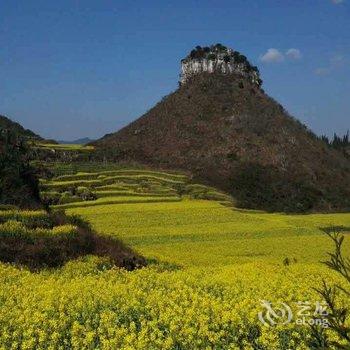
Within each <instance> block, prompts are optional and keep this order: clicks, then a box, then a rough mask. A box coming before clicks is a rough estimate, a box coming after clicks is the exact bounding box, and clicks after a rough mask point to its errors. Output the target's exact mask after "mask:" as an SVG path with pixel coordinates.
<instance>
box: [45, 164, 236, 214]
mask: <svg viewBox="0 0 350 350" xmlns="http://www.w3.org/2000/svg"><path fill="white" fill-rule="evenodd" d="M41 189H42V192H41V194H42V197H43V198H44V199H45V201H46V202H48V203H49V204H51V205H53V207H54V208H61V209H67V208H72V207H89V206H96V205H102V204H104V205H106V204H114V203H116V204H120V203H156V202H160V203H162V202H179V201H181V200H182V199H184V198H188V197H191V198H212V199H216V200H221V201H225V202H228V203H230V202H232V198H231V197H230V196H228V195H226V194H224V193H221V192H218V191H216V190H215V189H213V188H210V187H207V186H203V185H198V184H191V183H190V179H189V178H188V177H187V176H185V175H182V174H171V173H166V172H156V171H150V170H133V169H129V170H127V169H119V170H104V171H100V172H78V173H76V174H73V175H60V176H56V177H54V178H53V179H50V180H42V181H41Z"/></svg>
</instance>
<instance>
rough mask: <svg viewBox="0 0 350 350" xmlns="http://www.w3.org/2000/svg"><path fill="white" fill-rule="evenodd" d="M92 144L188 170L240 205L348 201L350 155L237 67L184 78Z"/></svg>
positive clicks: (319, 206)
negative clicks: (150, 105)
mask: <svg viewBox="0 0 350 350" xmlns="http://www.w3.org/2000/svg"><path fill="white" fill-rule="evenodd" d="M93 145H94V146H96V148H97V152H98V151H100V153H101V154H102V155H103V156H104V157H105V156H106V155H108V156H109V157H111V158H113V159H116V160H128V161H129V160H130V161H138V162H142V163H146V164H149V165H151V166H154V167H165V168H177V169H184V170H189V171H191V172H192V173H193V174H194V176H195V177H196V178H198V179H201V180H202V181H204V182H207V183H210V184H213V185H215V186H218V187H219V188H221V189H223V190H226V191H228V192H230V193H232V194H233V195H234V197H235V198H236V199H237V201H238V205H240V206H244V207H250V208H261V209H267V210H283V211H307V210H340V209H347V208H349V207H350V199H349V198H350V192H349V191H350V162H349V160H347V159H346V158H345V157H344V156H343V155H342V154H341V153H340V152H338V151H336V150H333V149H331V148H330V147H329V146H327V144H326V143H324V142H323V141H321V140H319V139H318V138H317V137H316V136H315V135H313V134H312V133H311V132H310V131H309V130H307V129H306V127H305V126H303V125H302V124H301V123H300V122H298V121H296V120H295V119H294V118H292V117H290V116H289V115H288V113H287V112H286V111H285V110H284V109H283V107H282V106H281V105H279V104H278V103H277V102H275V101H274V100H273V99H271V98H270V97H268V96H267V95H266V94H265V93H264V92H263V90H261V89H260V87H259V85H257V84H256V83H254V82H253V81H251V79H248V78H247V77H245V76H242V75H241V74H238V73H236V72H233V73H231V74H224V73H223V72H199V73H198V74H196V75H194V76H191V77H189V78H188V79H187V81H186V83H185V84H182V85H181V86H180V87H179V89H178V90H176V91H175V92H174V93H172V94H170V95H169V96H167V97H166V98H164V99H163V100H162V101H161V102H159V103H158V104H157V105H156V106H155V107H154V108H152V109H151V110H150V111H149V112H147V113H146V114H145V115H143V116H142V117H141V118H139V119H137V120H136V121H134V122H133V123H131V124H129V125H128V126H126V127H125V128H123V129H121V130H120V131H118V132H117V133H114V134H109V135H106V136H105V137H103V138H102V139H100V140H98V141H96V142H95V143H93Z"/></svg>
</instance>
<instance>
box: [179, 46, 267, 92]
mask: <svg viewBox="0 0 350 350" xmlns="http://www.w3.org/2000/svg"><path fill="white" fill-rule="evenodd" d="M203 72H207V73H220V74H227V75H229V74H239V75H241V76H243V77H245V78H247V79H248V80H249V81H250V82H251V83H253V84H255V85H257V86H260V85H261V84H262V80H261V79H260V75H259V70H258V68H257V67H254V66H252V65H251V64H250V63H249V61H248V60H247V58H246V57H245V56H243V55H241V54H240V53H239V52H238V51H234V50H232V49H229V48H227V47H225V46H223V45H221V44H216V45H212V46H210V47H204V48H202V47H200V46H197V47H196V49H194V50H192V51H191V53H190V54H189V55H188V56H187V57H186V58H184V59H183V60H182V61H181V74H180V84H185V83H186V82H187V81H189V80H190V79H191V78H192V77H193V76H194V75H197V74H200V73H203Z"/></svg>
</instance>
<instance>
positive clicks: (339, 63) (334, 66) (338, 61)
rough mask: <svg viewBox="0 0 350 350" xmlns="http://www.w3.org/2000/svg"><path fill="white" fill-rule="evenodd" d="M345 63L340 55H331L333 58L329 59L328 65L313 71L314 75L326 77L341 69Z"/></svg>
mask: <svg viewBox="0 0 350 350" xmlns="http://www.w3.org/2000/svg"><path fill="white" fill-rule="evenodd" d="M345 63H346V59H345V57H344V56H343V55H341V54H333V56H332V57H331V58H330V59H329V62H328V65H327V66H325V67H320V68H317V69H315V74H316V75H328V74H330V73H332V72H333V71H336V70H338V69H340V68H342V67H343V66H344V65H345Z"/></svg>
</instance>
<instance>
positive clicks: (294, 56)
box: [286, 49, 302, 61]
mask: <svg viewBox="0 0 350 350" xmlns="http://www.w3.org/2000/svg"><path fill="white" fill-rule="evenodd" d="M286 57H288V58H289V59H291V60H293V61H297V60H300V59H301V57H302V55H301V52H300V50H299V49H289V50H287V51H286Z"/></svg>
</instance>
